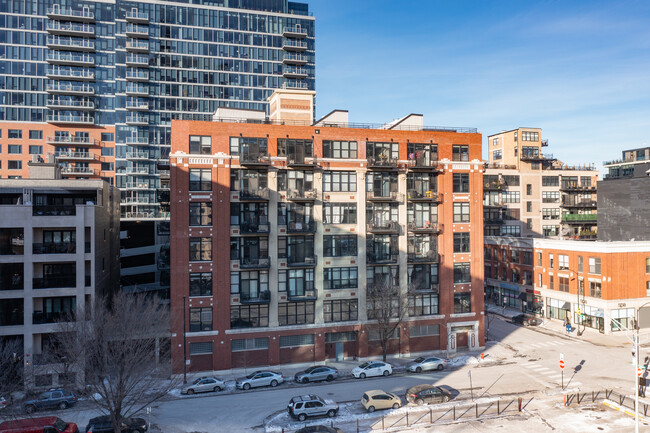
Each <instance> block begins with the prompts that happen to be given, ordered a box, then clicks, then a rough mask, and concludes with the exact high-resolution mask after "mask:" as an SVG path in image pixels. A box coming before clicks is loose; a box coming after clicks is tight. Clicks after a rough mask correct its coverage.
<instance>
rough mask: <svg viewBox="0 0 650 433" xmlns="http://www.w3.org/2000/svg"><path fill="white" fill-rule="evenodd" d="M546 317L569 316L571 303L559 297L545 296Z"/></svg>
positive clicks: (562, 318) (561, 317) (560, 318)
mask: <svg viewBox="0 0 650 433" xmlns="http://www.w3.org/2000/svg"><path fill="white" fill-rule="evenodd" d="M546 317H548V318H549V319H559V320H564V319H566V318H570V317H571V305H570V304H569V303H568V302H564V301H561V300H559V299H553V298H546Z"/></svg>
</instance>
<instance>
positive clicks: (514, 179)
mask: <svg viewBox="0 0 650 433" xmlns="http://www.w3.org/2000/svg"><path fill="white" fill-rule="evenodd" d="M502 178H503V184H504V185H505V186H519V176H517V175H506V174H504V175H503V176H502Z"/></svg>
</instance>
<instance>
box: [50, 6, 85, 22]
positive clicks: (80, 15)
mask: <svg viewBox="0 0 650 433" xmlns="http://www.w3.org/2000/svg"><path fill="white" fill-rule="evenodd" d="M47 16H48V18H54V19H65V20H70V21H84V22H87V21H93V20H94V19H95V13H94V12H91V11H90V10H88V9H82V10H80V11H78V10H73V9H66V8H61V7H51V8H47Z"/></svg>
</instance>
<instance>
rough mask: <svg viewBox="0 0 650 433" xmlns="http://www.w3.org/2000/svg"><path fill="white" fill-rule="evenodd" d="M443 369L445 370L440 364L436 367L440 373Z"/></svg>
mask: <svg viewBox="0 0 650 433" xmlns="http://www.w3.org/2000/svg"><path fill="white" fill-rule="evenodd" d="M443 368H445V366H444V365H442V364H438V367H436V369H437V370H438V371H442V369H443Z"/></svg>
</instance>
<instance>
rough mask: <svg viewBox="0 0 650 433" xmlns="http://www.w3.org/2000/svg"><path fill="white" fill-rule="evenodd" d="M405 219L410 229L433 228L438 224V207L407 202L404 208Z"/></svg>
mask: <svg viewBox="0 0 650 433" xmlns="http://www.w3.org/2000/svg"><path fill="white" fill-rule="evenodd" d="M396 210H397V209H396ZM406 219H407V220H408V225H409V228H410V229H414V228H420V229H427V228H432V227H435V226H436V225H437V224H438V206H436V205H435V204H431V203H418V202H415V203H413V202H409V204H408V206H407V208H406ZM395 220H397V217H396V218H395Z"/></svg>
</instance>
